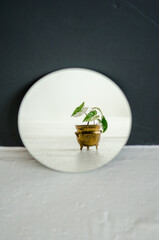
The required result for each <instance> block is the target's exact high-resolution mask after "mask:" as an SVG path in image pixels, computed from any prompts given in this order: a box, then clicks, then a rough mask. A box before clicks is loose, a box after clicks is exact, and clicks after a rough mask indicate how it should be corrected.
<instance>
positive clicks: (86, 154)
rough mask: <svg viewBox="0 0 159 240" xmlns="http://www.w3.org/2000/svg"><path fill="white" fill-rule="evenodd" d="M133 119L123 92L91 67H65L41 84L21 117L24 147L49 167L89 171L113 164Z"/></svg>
mask: <svg viewBox="0 0 159 240" xmlns="http://www.w3.org/2000/svg"><path fill="white" fill-rule="evenodd" d="M131 124H132V116H131V110H130V106H129V103H128V101H127V99H126V97H125V95H124V94H123V92H122V91H121V89H120V88H119V87H118V86H117V85H116V84H115V83H114V82H113V81H111V80H110V79H109V78H108V77H106V76H104V75H102V74H100V73H98V72H95V71H92V70H88V69H82V68H67V69H62V70H58V71H55V72H53V73H50V74H48V75H46V76H45V77H43V78H41V79H40V80H39V81H37V82H36V83H35V84H34V85H33V86H32V87H31V88H30V89H29V91H28V92H27V93H26V95H25V96H24V98H23V101H22V103H21V106H20V109H19V115H18V128H19V133H20V137H21V139H22V142H23V144H24V146H25V147H26V148H27V150H28V151H29V152H30V153H31V155H32V156H33V157H34V158H35V159H36V160H38V161H39V162H41V163H42V164H44V165H45V166H47V167H49V168H51V169H55V170H59V171H64V172H85V171H89V170H93V169H96V168H99V167H101V166H103V165H104V164H106V163H108V162H109V161H110V160H112V159H113V158H114V157H115V156H116V155H117V154H118V153H119V151H120V150H121V149H122V147H123V146H124V145H125V144H126V142H127V140H128V137H129V135H130V130H131Z"/></svg>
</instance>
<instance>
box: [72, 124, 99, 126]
mask: <svg viewBox="0 0 159 240" xmlns="http://www.w3.org/2000/svg"><path fill="white" fill-rule="evenodd" d="M75 126H76V127H95V126H100V124H91V125H87V124H81V125H75Z"/></svg>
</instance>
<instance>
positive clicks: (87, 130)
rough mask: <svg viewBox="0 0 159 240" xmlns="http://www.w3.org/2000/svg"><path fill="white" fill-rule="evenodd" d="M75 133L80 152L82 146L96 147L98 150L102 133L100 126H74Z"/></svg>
mask: <svg viewBox="0 0 159 240" xmlns="http://www.w3.org/2000/svg"><path fill="white" fill-rule="evenodd" d="M76 129H77V132H75V134H76V137H77V141H78V143H79V145H80V150H82V148H83V147H84V146H86V147H87V149H89V147H92V146H96V149H98V145H99V141H100V136H101V133H102V131H101V130H100V125H76Z"/></svg>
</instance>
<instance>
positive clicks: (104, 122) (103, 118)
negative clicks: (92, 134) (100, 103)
mask: <svg viewBox="0 0 159 240" xmlns="http://www.w3.org/2000/svg"><path fill="white" fill-rule="evenodd" d="M101 124H102V129H103V133H104V132H105V131H106V130H107V128H108V123H107V120H106V119H105V117H104V116H102V120H101Z"/></svg>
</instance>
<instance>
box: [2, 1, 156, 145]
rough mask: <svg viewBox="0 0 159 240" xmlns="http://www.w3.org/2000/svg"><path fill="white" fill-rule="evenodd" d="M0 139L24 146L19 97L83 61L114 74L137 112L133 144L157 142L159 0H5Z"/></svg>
mask: <svg viewBox="0 0 159 240" xmlns="http://www.w3.org/2000/svg"><path fill="white" fill-rule="evenodd" d="M0 3H1V5H0V23H1V28H0V33H1V38H0V39H1V40H0V48H1V57H0V64H1V67H0V83H1V85H0V145H1V146H2V145H4V146H18V145H19V146H20V145H22V142H21V140H20V137H19V135H18V128H17V114H18V108H19V106H20V102H21V100H22V98H23V96H24V94H25V93H26V91H27V90H28V88H29V87H30V86H31V85H32V84H33V83H35V81H37V80H38V79H39V78H41V77H42V76H44V75H46V74H48V73H50V72H52V71H54V70H57V69H61V68H67V67H83V68H89V69H92V70H96V71H98V72H100V73H103V74H105V75H107V76H108V77H110V78H111V79H112V80H113V81H114V82H115V83H117V84H118V85H119V86H120V88H121V89H122V90H123V91H124V93H125V95H126V96H127V98H128V101H129V103H130V106H131V109H132V114H133V126H132V132H131V136H130V139H129V141H128V144H159V1H157V0H156V1H153V0H152V1H150V0H147V1H144V0H137V1H133V0H125V1H124V0H119V1H110V0H109V1H108V0H96V1H93V0H79V1H75V0H72V1H69V0H62V1H60V0H56V1H54V0H46V1H44V0H36V1H33V0H32V1H27V0H26V1H22V0H21V1H20V0H19V1H13V0H5V1H1V2H0Z"/></svg>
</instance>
